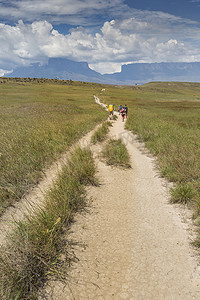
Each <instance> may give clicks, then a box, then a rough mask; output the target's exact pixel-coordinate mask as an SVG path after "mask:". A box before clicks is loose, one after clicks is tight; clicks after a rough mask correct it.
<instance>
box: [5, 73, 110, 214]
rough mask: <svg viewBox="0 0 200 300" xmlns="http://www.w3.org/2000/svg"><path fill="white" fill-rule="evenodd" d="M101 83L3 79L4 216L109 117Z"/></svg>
mask: <svg viewBox="0 0 200 300" xmlns="http://www.w3.org/2000/svg"><path fill="white" fill-rule="evenodd" d="M100 90H101V85H98V84H92V83H91V84H87V83H80V82H72V81H59V80H46V79H30V78H27V79H17V78H14V79H6V78H0V214H1V213H2V212H3V211H4V210H5V208H6V207H7V206H9V205H11V204H12V203H13V202H14V201H16V200H18V199H20V198H21V197H22V195H24V194H25V193H26V192H27V191H28V189H30V188H31V187H32V186H34V185H35V184H36V183H37V182H38V180H39V179H40V177H41V171H42V170H43V168H44V167H46V166H48V165H49V164H51V163H52V162H53V161H54V160H55V159H56V158H58V157H59V155H60V154H61V153H62V152H63V151H65V150H66V149H67V147H69V146H70V145H71V144H72V143H73V142H74V141H76V140H77V139H79V138H80V137H82V136H83V135H84V134H85V133H86V132H88V131H89V130H91V129H92V128H93V127H94V126H95V125H96V124H98V123H100V122H101V121H102V120H105V119H106V113H105V112H104V111H103V109H102V108H100V107H99V106H98V105H97V104H95V102H94V97H93V95H95V94H97V93H98V92H99V91H100Z"/></svg>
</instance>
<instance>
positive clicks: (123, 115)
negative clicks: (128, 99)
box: [120, 107, 126, 122]
mask: <svg viewBox="0 0 200 300" xmlns="http://www.w3.org/2000/svg"><path fill="white" fill-rule="evenodd" d="M120 113H121V116H122V122H124V117H125V114H126V112H125V110H124V107H122V109H121V110H120Z"/></svg>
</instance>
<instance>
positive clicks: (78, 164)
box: [0, 148, 96, 300]
mask: <svg viewBox="0 0 200 300" xmlns="http://www.w3.org/2000/svg"><path fill="white" fill-rule="evenodd" d="M77 170H81V175H80V174H77ZM95 170H96V169H95V164H94V160H93V157H92V153H91V151H90V150H89V149H81V148H77V149H75V150H74V152H73V153H72V155H71V158H70V160H69V163H68V165H66V167H65V168H64V169H63V171H62V173H61V174H60V176H59V178H58V180H57V181H56V182H55V184H54V186H53V187H52V188H51V190H50V191H49V192H48V194H47V196H46V202H45V205H44V207H43V208H39V209H35V210H33V211H31V212H30V213H29V214H27V216H26V217H25V219H24V220H23V221H21V222H18V223H16V230H15V232H14V233H13V234H12V235H11V236H10V237H9V239H8V244H7V245H6V247H1V248H0V274H1V278H0V297H1V299H2V300H7V299H23V300H24V299H36V298H37V292H38V289H39V288H41V287H42V285H43V284H44V281H45V279H47V278H48V276H49V275H54V276H57V277H58V278H62V276H63V275H64V273H65V270H66V265H64V264H65V263H66V262H64V261H63V260H62V259H61V253H62V254H63V239H62V236H61V233H62V232H63V229H64V228H65V227H66V225H68V224H69V223H70V222H71V221H72V220H73V215H74V213H75V212H76V211H78V210H79V209H81V208H83V207H84V205H85V201H86V198H85V190H84V185H85V184H88V183H92V184H93V183H96V179H95ZM83 184H84V185H83ZM66 255H67V253H66Z"/></svg>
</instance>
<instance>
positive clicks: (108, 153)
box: [102, 139, 131, 168]
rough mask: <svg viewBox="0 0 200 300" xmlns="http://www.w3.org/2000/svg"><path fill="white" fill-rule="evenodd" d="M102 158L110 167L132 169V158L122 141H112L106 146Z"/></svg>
mask: <svg viewBox="0 0 200 300" xmlns="http://www.w3.org/2000/svg"><path fill="white" fill-rule="evenodd" d="M102 156H103V157H104V158H105V160H106V163H107V164H108V165H114V166H120V167H123V168H130V167H131V165H130V157H129V154H128V150H127V149H126V146H125V145H124V144H123V143H122V140H121V139H118V140H114V139H111V140H109V141H108V143H107V144H106V145H105V146H104V148H103V150H102Z"/></svg>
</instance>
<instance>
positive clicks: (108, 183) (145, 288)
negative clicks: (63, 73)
mask: <svg viewBox="0 0 200 300" xmlns="http://www.w3.org/2000/svg"><path fill="white" fill-rule="evenodd" d="M113 125H114V126H113V127H112V128H111V131H110V137H112V138H113V137H116V138H119V137H121V138H122V139H123V141H124V143H125V144H126V146H127V148H128V151H129V154H130V156H131V164H132V169H129V170H121V169H117V168H112V167H109V166H106V165H105V164H104V163H103V162H102V161H100V160H99V159H98V153H99V151H100V150H101V148H100V146H93V147H92V150H93V151H94V153H95V156H96V161H97V164H98V177H99V179H100V182H101V185H100V187H90V188H89V189H88V195H89V197H92V199H93V202H92V206H91V208H90V211H89V213H86V214H83V215H77V216H76V222H75V223H74V224H73V225H72V227H71V231H70V234H69V236H68V237H67V239H70V240H71V241H72V242H79V243H80V244H82V245H85V247H81V246H80V245H77V246H74V252H75V255H76V256H77V258H78V260H77V262H75V263H73V265H72V267H71V268H70V270H69V278H68V280H69V281H68V285H64V284H62V283H60V282H49V283H48V285H47V287H46V292H47V294H48V297H47V298H48V299H52V300H54V299H55V300H66V299H77V300H78V299H81V300H82V299H95V300H96V299H99V300H100V299H106V300H107V299H108V300H109V299H134V300H135V299H136V300H140V299H145V300H146V299H151V300H152V299H158V300H160V299H170V300H171V299H172V300H178V299H180V300H183V299H184V300H186V299H188V300H190V299H200V286H199V285H200V273H199V266H198V263H197V259H196V257H195V254H194V250H193V249H192V247H191V246H190V243H189V237H188V232H187V231H186V229H185V224H183V223H182V221H181V216H180V214H179V213H178V210H177V209H175V207H174V206H172V205H170V204H168V189H167V187H166V182H165V181H164V180H163V179H161V178H159V175H158V173H157V172H156V169H155V161H154V159H153V158H151V157H150V156H149V155H147V154H145V153H144V151H143V150H142V147H141V144H140V143H139V142H137V141H136V139H135V137H134V135H132V134H131V133H129V132H128V131H125V130H124V123H123V122H122V121H121V118H119V119H118V121H116V122H114V123H113Z"/></svg>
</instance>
